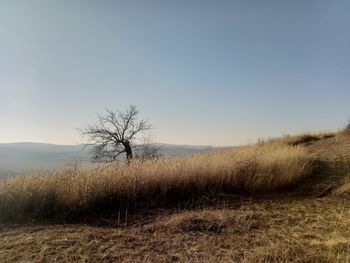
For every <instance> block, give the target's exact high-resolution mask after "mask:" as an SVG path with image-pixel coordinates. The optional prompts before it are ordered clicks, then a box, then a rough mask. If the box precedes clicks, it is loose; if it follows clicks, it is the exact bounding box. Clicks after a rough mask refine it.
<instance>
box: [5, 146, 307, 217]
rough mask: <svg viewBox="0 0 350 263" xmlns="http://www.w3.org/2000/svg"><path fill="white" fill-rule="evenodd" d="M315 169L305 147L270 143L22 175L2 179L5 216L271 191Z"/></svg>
mask: <svg viewBox="0 0 350 263" xmlns="http://www.w3.org/2000/svg"><path fill="white" fill-rule="evenodd" d="M311 170H312V161H311V159H310V158H309V157H308V155H307V153H306V151H305V150H304V149H303V148H302V147H298V146H288V145H283V144H280V143H268V144H263V145H256V146H247V147H242V148H239V149H230V150H225V151H218V152H211V153H205V154H197V155H193V156H190V157H183V158H177V159H162V160H153V161H145V162H137V161H135V162H133V163H131V164H130V165H114V164H108V165H98V166H95V167H93V168H85V169H80V170H77V171H57V172H55V173H53V174H46V175H38V176H27V177H17V178H12V179H7V180H4V181H2V182H0V220H15V219H21V218H26V217H28V216H29V217H34V218H60V217H62V218H65V217H66V216H67V215H69V216H82V215H86V214H88V213H94V212H97V211H98V210H100V209H106V208H108V209H109V208H120V207H128V206H131V205H136V204H137V205H140V204H142V205H150V204H152V203H157V204H158V205H159V204H160V203H167V204H169V203H172V202H176V201H179V200H184V199H188V198H193V197H196V196H200V195H212V194H217V193H220V192H226V193H237V192H251V193H255V192H261V191H269V190H273V189H279V188H281V187H285V186H288V185H290V184H294V183H295V182H297V181H298V180H299V179H301V178H303V177H305V176H307V175H309V174H310V173H311V172H312V171H311Z"/></svg>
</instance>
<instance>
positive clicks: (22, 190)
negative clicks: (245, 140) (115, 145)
mask: <svg viewBox="0 0 350 263" xmlns="http://www.w3.org/2000/svg"><path fill="white" fill-rule="evenodd" d="M349 129H350V128H349V127H348V128H347V129H345V130H344V131H342V132H340V133H337V134H321V133H320V134H304V135H300V136H285V137H283V138H278V139H273V140H269V141H266V142H260V143H259V144H257V145H252V146H246V147H242V148H239V149H228V150H225V151H218V152H215V153H207V154H199V155H193V156H189V157H184V158H177V159H169V160H161V161H158V162H144V163H133V164H132V165H130V166H111V165H103V166H97V167H95V168H93V169H81V170H78V171H62V172H57V173H56V174H50V176H48V175H37V176H33V177H20V178H15V179H9V180H6V181H3V182H2V183H1V186H0V206H1V208H0V209H1V211H0V216H1V219H2V222H3V223H2V224H0V240H1V241H2V246H1V248H0V262H84V263H86V262H243V263H248V262H249V263H268V262H269V263H270V262H285V263H287V262H298V263H316V262H321V263H323V262H327V263H333V262H349V261H350V249H349V248H350V232H349V231H350V230H349V229H350V228H349V226H350V202H349V201H350V199H349V198H350V187H349V185H350V184H349V183H350V136H349ZM68 219H75V220H72V221H69V223H67V221H66V220H68ZM14 220H15V221H17V222H20V224H18V223H16V224H14V223H13V222H15V221H14ZM57 223H59V224H57Z"/></svg>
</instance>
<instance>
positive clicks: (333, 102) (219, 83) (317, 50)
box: [0, 0, 350, 145]
mask: <svg viewBox="0 0 350 263" xmlns="http://www.w3.org/2000/svg"><path fill="white" fill-rule="evenodd" d="M349 13H350V2H349V1H322V0H318V1H311V0H310V1H302V0H293V1H280V0H279V1H277V0H276V1H244V0H242V1H225V0H220V1H214V0H212V1H205V0H201V1H199V0H198V1H184V0H183V1H167V0H162V1H161V0H159V1H151V0H150V1H144V0H142V1H141V0H140V1H130V0H129V1H126V0H125V1H68V0H65V1H64V0H62V1H48V0H45V1H39V0H34V1H25V0H23V1H16V0H8V1H1V4H0V40H1V41H0V91H1V97H0V114H1V115H0V116H1V125H0V142H15V141H36V142H50V143H57V144H75V143H80V142H82V138H81V137H80V135H79V133H78V132H77V130H76V129H75V128H74V127H81V126H82V125H84V124H86V123H92V122H94V121H95V119H96V118H95V117H96V115H95V114H96V113H97V112H98V113H102V112H103V111H104V109H105V108H109V109H112V110H123V109H125V108H126V107H127V106H128V105H130V104H135V105H136V106H137V107H138V108H139V109H140V114H141V116H142V117H144V118H146V119H149V120H150V122H152V123H153V124H154V126H155V127H156V129H155V130H154V131H153V134H152V136H153V139H154V140H155V141H158V142H166V143H178V144H205V145H237V144H242V143H247V142H250V141H252V140H255V139H256V138H262V137H268V136H279V135H282V134H287V133H290V134H294V133H300V132H305V131H319V130H336V129H339V128H342V127H343V126H344V125H345V124H346V123H347V120H348V117H349V116H350V103H349V99H350V74H349V73H350V52H349V51H350V50H349V47H350V26H349V25H350V16H349Z"/></svg>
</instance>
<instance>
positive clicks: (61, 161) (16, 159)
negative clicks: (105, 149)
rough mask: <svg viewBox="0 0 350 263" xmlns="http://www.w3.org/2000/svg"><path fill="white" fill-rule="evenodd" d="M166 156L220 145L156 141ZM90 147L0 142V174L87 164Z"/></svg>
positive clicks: (209, 148)
mask: <svg viewBox="0 0 350 263" xmlns="http://www.w3.org/2000/svg"><path fill="white" fill-rule="evenodd" d="M157 145H158V146H160V153H161V155H163V156H179V155H187V154H193V153H198V152H203V151H209V150H215V149H220V147H209V146H195V145H174V144H157ZM89 158H90V154H89V149H84V147H83V145H55V144H47V143H28V142H20V143H0V176H2V177H4V176H11V175H13V174H16V173H20V172H25V171H41V170H51V169H57V168H61V167H67V166H74V164H75V163H80V164H88V163H89V162H90V161H89Z"/></svg>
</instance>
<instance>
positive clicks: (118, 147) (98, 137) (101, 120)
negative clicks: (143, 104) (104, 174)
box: [80, 105, 152, 162]
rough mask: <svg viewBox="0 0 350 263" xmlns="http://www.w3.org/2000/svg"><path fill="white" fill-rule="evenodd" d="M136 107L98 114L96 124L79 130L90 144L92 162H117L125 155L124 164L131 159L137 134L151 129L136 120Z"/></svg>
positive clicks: (141, 121)
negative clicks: (120, 156)
mask: <svg viewBox="0 0 350 263" xmlns="http://www.w3.org/2000/svg"><path fill="white" fill-rule="evenodd" d="M138 113H139V112H138V110H137V108H136V106H134V105H130V106H129V108H128V109H127V110H126V111H124V112H120V111H117V112H114V111H111V110H108V109H107V110H106V113H105V114H104V115H101V114H98V115H97V117H98V120H97V123H96V124H93V125H87V126H86V127H84V128H82V129H80V132H81V134H82V135H83V136H86V137H87V138H88V140H89V142H90V144H88V145H90V146H92V148H91V153H92V160H93V161H105V162H109V161H117V158H118V156H119V155H120V154H122V153H125V154H126V162H130V160H131V159H132V158H133V151H132V144H133V142H134V140H135V138H136V136H137V135H138V134H139V133H142V132H145V131H147V130H150V129H151V128H152V125H151V124H149V123H148V122H147V121H146V120H142V119H141V120H138Z"/></svg>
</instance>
